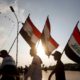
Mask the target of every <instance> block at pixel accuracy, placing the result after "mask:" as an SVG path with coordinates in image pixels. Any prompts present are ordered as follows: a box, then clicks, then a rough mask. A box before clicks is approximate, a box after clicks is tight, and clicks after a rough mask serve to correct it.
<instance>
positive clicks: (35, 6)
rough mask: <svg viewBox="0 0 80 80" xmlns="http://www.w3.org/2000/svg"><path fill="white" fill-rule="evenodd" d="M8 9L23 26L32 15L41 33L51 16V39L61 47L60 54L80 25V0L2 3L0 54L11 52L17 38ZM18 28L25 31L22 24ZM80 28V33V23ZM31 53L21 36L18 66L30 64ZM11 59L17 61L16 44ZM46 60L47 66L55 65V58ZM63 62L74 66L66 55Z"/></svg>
mask: <svg viewBox="0 0 80 80" xmlns="http://www.w3.org/2000/svg"><path fill="white" fill-rule="evenodd" d="M9 6H13V8H14V10H15V13H16V15H17V17H18V20H19V21H20V22H24V21H25V19H26V18H27V16H28V14H29V13H30V18H31V20H32V22H33V23H34V25H35V26H36V27H37V28H38V29H39V30H40V31H41V32H42V30H43V27H44V24H45V21H46V18H47V16H48V15H49V20H50V24H51V35H52V37H53V38H54V39H55V40H56V42H57V43H58V44H59V47H58V49H57V50H58V51H60V52H62V51H63V49H64V47H65V45H66V43H67V41H68V39H69V37H70V35H71V33H72V31H73V29H74V27H75V25H76V23H77V21H78V20H79V21H80V0H0V50H2V49H7V50H9V49H10V47H11V45H12V43H13V41H14V39H15V37H16V31H17V24H16V23H17V22H16V18H15V16H14V14H13V13H12V12H11V10H10V8H9ZM19 26H20V27H19V28H21V27H22V25H21V24H19ZM78 28H79V29H80V23H79V26H78ZM29 50H30V47H29V45H28V44H27V43H26V42H25V41H24V39H23V38H22V37H21V36H20V35H19V53H18V58H19V59H18V63H19V65H29V64H30V63H31V60H32V57H31V56H30V55H29ZM10 55H12V56H13V57H14V59H16V43H15V44H14V46H13V48H12V50H11V52H10ZM44 59H46V61H45V62H43V63H44V64H45V65H46V66H49V65H51V64H55V63H53V60H52V57H50V58H49V59H48V57H47V56H45V57H44ZM44 59H43V61H44ZM62 61H63V62H64V63H65V62H71V61H70V60H69V59H68V58H67V57H66V55H64V54H63V56H62Z"/></svg>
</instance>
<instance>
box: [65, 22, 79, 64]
mask: <svg viewBox="0 0 80 80" xmlns="http://www.w3.org/2000/svg"><path fill="white" fill-rule="evenodd" d="M77 25H78V23H77ZM77 25H76V27H75V28H74V30H73V33H72V35H71V37H70V39H69V41H68V43H67V45H66V47H65V54H66V55H67V56H68V57H69V58H70V59H71V60H73V61H75V62H77V63H79V64H80V31H79V29H78V27H77Z"/></svg>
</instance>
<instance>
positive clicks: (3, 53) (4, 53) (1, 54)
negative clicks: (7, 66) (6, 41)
mask: <svg viewBox="0 0 80 80" xmlns="http://www.w3.org/2000/svg"><path fill="white" fill-rule="evenodd" d="M6 56H8V52H7V50H1V51H0V57H2V58H4V57H6Z"/></svg>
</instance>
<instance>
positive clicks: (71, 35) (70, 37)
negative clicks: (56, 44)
mask: <svg viewBox="0 0 80 80" xmlns="http://www.w3.org/2000/svg"><path fill="white" fill-rule="evenodd" d="M78 24H79V21H78V22H77V24H76V26H75V27H77V25H78ZM73 31H74V29H73ZM73 31H72V33H71V36H72V34H73ZM71 36H70V37H69V39H68V41H67V43H68V42H69V40H70V38H71ZM67 43H66V45H65V47H66V46H67ZM65 47H64V49H63V51H62V54H63V52H64V51H65Z"/></svg>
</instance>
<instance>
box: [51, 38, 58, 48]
mask: <svg viewBox="0 0 80 80" xmlns="http://www.w3.org/2000/svg"><path fill="white" fill-rule="evenodd" d="M49 41H50V42H51V43H52V44H53V46H55V48H57V47H58V46H59V44H57V42H56V41H55V40H54V39H53V38H52V37H50V39H49Z"/></svg>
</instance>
